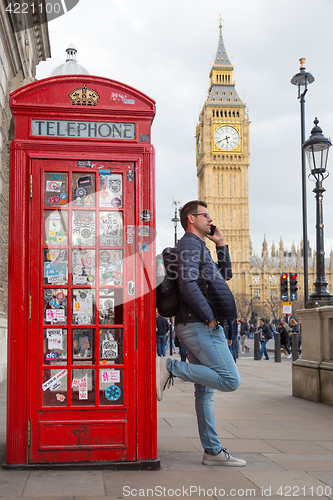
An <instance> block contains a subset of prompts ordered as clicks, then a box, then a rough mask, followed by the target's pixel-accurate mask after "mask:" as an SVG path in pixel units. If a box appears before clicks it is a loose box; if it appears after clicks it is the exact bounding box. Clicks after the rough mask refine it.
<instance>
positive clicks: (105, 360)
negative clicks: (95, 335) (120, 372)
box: [99, 328, 123, 365]
mask: <svg viewBox="0 0 333 500" xmlns="http://www.w3.org/2000/svg"><path fill="white" fill-rule="evenodd" d="M99 357H100V363H101V364H103V365H114V364H116V365H121V364H123V330H122V328H101V329H100V331H99Z"/></svg>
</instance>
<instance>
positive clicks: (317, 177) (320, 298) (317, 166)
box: [303, 118, 333, 307]
mask: <svg viewBox="0 0 333 500" xmlns="http://www.w3.org/2000/svg"><path fill="white" fill-rule="evenodd" d="M313 123H314V124H315V126H314V127H313V129H312V130H311V135H310V137H309V139H308V140H307V141H305V142H304V144H303V150H304V151H306V153H307V156H308V163H309V167H310V170H311V172H310V174H309V178H310V177H313V180H314V181H315V182H316V187H315V188H314V190H313V192H314V193H315V194H316V251H317V277H316V281H315V283H314V285H315V291H314V292H313V293H312V294H311V295H310V300H309V302H308V304H307V307H317V306H323V305H333V295H332V294H331V293H330V292H329V291H328V290H327V285H328V282H327V281H326V277H325V252H324V222H323V193H324V192H325V191H326V189H325V188H324V187H323V180H324V179H326V177H328V175H329V173H328V171H327V170H326V165H327V158H328V150H329V148H330V147H331V146H332V143H331V141H330V139H327V138H326V137H324V135H323V133H322V132H323V131H322V129H321V128H320V127H319V126H318V123H319V121H318V120H317V118H316V119H315V120H314V122H313Z"/></svg>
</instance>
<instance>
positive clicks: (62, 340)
mask: <svg viewBox="0 0 333 500" xmlns="http://www.w3.org/2000/svg"><path fill="white" fill-rule="evenodd" d="M64 363H67V330H64V329H63V328H59V327H54V328H45V329H44V330H43V364H44V365H55V364H56V365H60V364H64Z"/></svg>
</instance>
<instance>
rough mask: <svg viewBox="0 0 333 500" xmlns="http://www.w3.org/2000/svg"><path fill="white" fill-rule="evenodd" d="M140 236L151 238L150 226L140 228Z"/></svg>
mask: <svg viewBox="0 0 333 500" xmlns="http://www.w3.org/2000/svg"><path fill="white" fill-rule="evenodd" d="M139 236H149V226H139Z"/></svg>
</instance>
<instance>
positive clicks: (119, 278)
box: [99, 250, 123, 285]
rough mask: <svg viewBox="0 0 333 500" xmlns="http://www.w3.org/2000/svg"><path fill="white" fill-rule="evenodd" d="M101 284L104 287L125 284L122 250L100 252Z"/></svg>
mask: <svg viewBox="0 0 333 500" xmlns="http://www.w3.org/2000/svg"><path fill="white" fill-rule="evenodd" d="M99 274H100V283H101V284H102V285H122V284H123V252H122V250H101V251H100V266H99Z"/></svg>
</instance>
